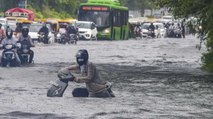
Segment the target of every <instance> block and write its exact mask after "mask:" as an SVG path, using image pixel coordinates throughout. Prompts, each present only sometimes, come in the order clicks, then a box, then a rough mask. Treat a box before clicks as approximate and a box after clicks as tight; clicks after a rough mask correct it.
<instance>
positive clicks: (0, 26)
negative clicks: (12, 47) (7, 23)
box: [0, 23, 5, 44]
mask: <svg viewBox="0 0 213 119" xmlns="http://www.w3.org/2000/svg"><path fill="white" fill-rule="evenodd" d="M4 37H5V32H4V29H2V24H1V23H0V44H1V41H2V40H3V39H4Z"/></svg>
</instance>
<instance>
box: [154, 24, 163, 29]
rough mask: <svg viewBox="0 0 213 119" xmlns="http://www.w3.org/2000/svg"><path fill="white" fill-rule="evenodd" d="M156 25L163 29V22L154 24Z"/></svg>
mask: <svg viewBox="0 0 213 119" xmlns="http://www.w3.org/2000/svg"><path fill="white" fill-rule="evenodd" d="M154 25H155V27H158V28H159V29H163V24H154Z"/></svg>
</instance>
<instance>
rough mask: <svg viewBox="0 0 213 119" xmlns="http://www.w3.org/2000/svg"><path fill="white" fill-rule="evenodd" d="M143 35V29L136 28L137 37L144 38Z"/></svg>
mask: <svg viewBox="0 0 213 119" xmlns="http://www.w3.org/2000/svg"><path fill="white" fill-rule="evenodd" d="M142 37H143V35H142V30H141V29H137V30H135V38H136V39H137V38H142Z"/></svg>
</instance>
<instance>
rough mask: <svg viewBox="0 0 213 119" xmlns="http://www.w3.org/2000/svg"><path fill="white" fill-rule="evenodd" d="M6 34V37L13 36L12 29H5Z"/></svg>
mask: <svg viewBox="0 0 213 119" xmlns="http://www.w3.org/2000/svg"><path fill="white" fill-rule="evenodd" d="M6 36H7V38H8V39H11V38H12V37H13V30H12V29H10V28H8V29H7V30H6Z"/></svg>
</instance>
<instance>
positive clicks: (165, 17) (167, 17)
mask: <svg viewBox="0 0 213 119" xmlns="http://www.w3.org/2000/svg"><path fill="white" fill-rule="evenodd" d="M163 19H172V16H163Z"/></svg>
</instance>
